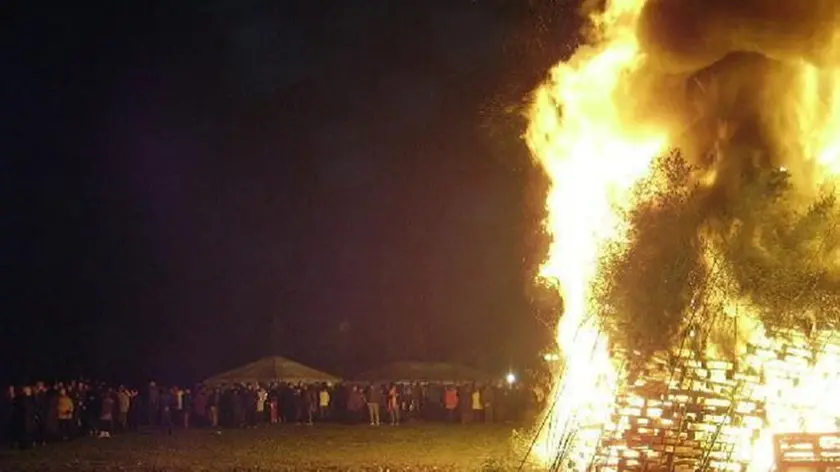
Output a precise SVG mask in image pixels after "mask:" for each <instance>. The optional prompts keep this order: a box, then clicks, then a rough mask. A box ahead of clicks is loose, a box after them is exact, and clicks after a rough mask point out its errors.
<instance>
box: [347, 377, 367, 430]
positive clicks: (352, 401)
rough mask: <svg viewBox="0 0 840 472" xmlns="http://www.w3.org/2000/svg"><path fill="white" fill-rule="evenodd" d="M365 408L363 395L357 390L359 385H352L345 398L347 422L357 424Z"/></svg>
mask: <svg viewBox="0 0 840 472" xmlns="http://www.w3.org/2000/svg"><path fill="white" fill-rule="evenodd" d="M364 408H365V397H364V395H362V392H360V391H359V387H358V386H356V385H353V388H352V389H351V390H350V394H349V397H348V398H347V422H348V423H350V424H357V423H359V421H362V415H364V413H362V410H363V409H364Z"/></svg>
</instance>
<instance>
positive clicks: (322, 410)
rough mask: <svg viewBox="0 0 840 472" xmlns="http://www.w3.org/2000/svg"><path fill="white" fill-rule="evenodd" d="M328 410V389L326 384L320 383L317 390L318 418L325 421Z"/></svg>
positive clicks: (327, 416)
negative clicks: (319, 387)
mask: <svg viewBox="0 0 840 472" xmlns="http://www.w3.org/2000/svg"><path fill="white" fill-rule="evenodd" d="M329 412H330V391H329V390H328V389H327V384H323V385H321V389H320V390H319V391H318V419H319V420H321V421H327V419H328V418H329V416H330V415H329Z"/></svg>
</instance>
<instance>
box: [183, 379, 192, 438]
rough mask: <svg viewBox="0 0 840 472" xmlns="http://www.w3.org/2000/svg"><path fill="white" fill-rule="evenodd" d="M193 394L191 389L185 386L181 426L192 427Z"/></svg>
mask: <svg viewBox="0 0 840 472" xmlns="http://www.w3.org/2000/svg"><path fill="white" fill-rule="evenodd" d="M192 403H193V396H192V392H191V391H190V389H188V388H185V389H184V394H183V396H182V397H181V426H183V427H184V429H189V428H190V414H191V413H192Z"/></svg>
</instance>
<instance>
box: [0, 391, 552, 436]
mask: <svg viewBox="0 0 840 472" xmlns="http://www.w3.org/2000/svg"><path fill="white" fill-rule="evenodd" d="M542 401H544V398H543V394H542V392H541V390H540V389H538V388H534V389H530V388H525V387H524V386H523V385H521V384H514V385H508V384H505V383H499V384H487V385H479V384H473V383H464V384H459V385H444V384H429V383H399V384H377V383H374V384H357V383H356V384H354V383H345V384H337V385H329V384H326V383H312V384H301V383H273V384H268V385H266V384H259V383H251V384H235V385H218V386H207V385H201V384H199V385H196V386H194V387H193V388H181V387H178V386H167V387H164V386H161V385H158V384H157V383H156V382H154V381H151V382H149V383H148V385H146V386H145V387H143V388H142V389H132V388H127V387H125V386H123V385H120V386H110V385H107V384H104V383H93V382H85V381H71V382H66V383H65V382H56V383H54V384H50V385H48V384H46V383H44V382H37V383H35V384H34V385H27V386H22V387H9V388H8V390H7V391H6V392H5V395H4V397H3V405H2V414H3V415H4V417H3V418H0V420H2V424H4V425H6V428H4V433H5V434H4V436H5V438H4V439H5V440H6V442H7V443H9V444H11V445H12V446H13V447H18V448H22V449H25V448H30V447H33V446H36V445H43V444H46V443H49V442H54V441H67V440H70V439H73V438H77V437H80V436H96V437H100V438H107V437H110V436H111V435H113V434H119V433H124V432H130V431H136V430H138V429H139V428H141V427H142V428H157V429H160V430H161V431H164V432H166V433H167V434H172V431H173V430H174V429H189V428H247V427H259V426H261V425H271V424H280V423H294V424H305V425H313V424H316V423H321V422H341V423H345V424H369V425H372V426H379V425H380V424H382V423H383V422H385V423H386V424H391V425H399V424H401V423H403V422H406V421H416V420H424V421H446V422H451V423H472V422H487V423H493V422H509V421H518V420H520V419H522V417H523V415H524V414H525V413H526V411H528V410H529V409H532V410H535V409H537V408H538V407H539V403H541V402H542Z"/></svg>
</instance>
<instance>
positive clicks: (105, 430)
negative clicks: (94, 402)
mask: <svg viewBox="0 0 840 472" xmlns="http://www.w3.org/2000/svg"><path fill="white" fill-rule="evenodd" d="M113 431H114V397H113V392H111V391H107V392H105V393H104V394H103V395H102V409H101V410H100V413H99V437H105V438H108V437H111V433H112V432H113Z"/></svg>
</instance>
